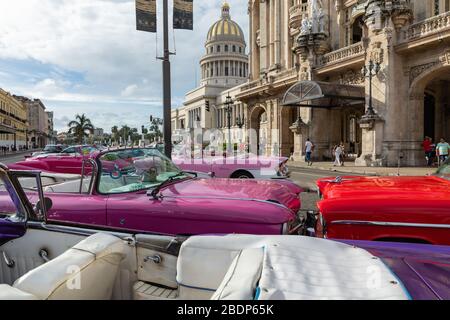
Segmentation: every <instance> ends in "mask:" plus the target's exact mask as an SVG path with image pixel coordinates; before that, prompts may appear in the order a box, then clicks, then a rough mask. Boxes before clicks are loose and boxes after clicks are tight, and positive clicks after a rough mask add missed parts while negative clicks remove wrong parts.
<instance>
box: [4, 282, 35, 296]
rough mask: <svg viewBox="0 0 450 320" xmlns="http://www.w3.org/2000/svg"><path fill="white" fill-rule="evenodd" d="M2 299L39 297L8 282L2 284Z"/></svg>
mask: <svg viewBox="0 0 450 320" xmlns="http://www.w3.org/2000/svg"><path fill="white" fill-rule="evenodd" d="M0 300H38V298H37V297H36V296H33V295H32V294H29V293H26V292H23V291H21V290H19V289H16V288H13V287H11V286H9V285H7V284H0Z"/></svg>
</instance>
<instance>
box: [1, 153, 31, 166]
mask: <svg viewBox="0 0 450 320" xmlns="http://www.w3.org/2000/svg"><path fill="white" fill-rule="evenodd" d="M25 155H26V153H20V154H15V155H7V156H1V157H0V162H1V163H3V164H6V165H8V164H10V163H14V162H18V161H22V160H25Z"/></svg>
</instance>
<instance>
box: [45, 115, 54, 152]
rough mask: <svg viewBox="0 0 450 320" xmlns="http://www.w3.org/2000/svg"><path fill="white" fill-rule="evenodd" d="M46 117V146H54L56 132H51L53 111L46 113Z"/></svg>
mask: <svg viewBox="0 0 450 320" xmlns="http://www.w3.org/2000/svg"><path fill="white" fill-rule="evenodd" d="M45 113H46V115H47V135H48V141H47V143H48V144H55V143H56V131H54V130H53V117H54V113H53V111H46V112H45Z"/></svg>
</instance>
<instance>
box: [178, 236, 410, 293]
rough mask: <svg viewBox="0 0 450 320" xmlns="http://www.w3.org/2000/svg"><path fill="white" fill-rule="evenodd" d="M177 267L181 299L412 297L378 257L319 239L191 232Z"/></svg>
mask: <svg viewBox="0 0 450 320" xmlns="http://www.w3.org/2000/svg"><path fill="white" fill-rule="evenodd" d="M177 271H178V274H177V281H178V283H179V293H180V299H191V298H193V299H207V298H212V299H236V300H238V299H239V300H241V299H259V300H310V299H313V300H317V299H327V300H351V299H357V300H361V299H368V300H383V299H388V300H397V299H408V298H409V295H408V292H407V291H406V290H405V288H404V287H403V286H402V284H401V283H400V281H399V280H398V279H397V278H396V276H395V275H394V274H393V273H392V272H391V271H390V270H389V268H388V267H387V266H386V265H385V264H384V263H383V262H382V261H381V260H380V259H379V258H377V257H375V256H373V255H372V254H370V253H369V252H368V251H366V250H364V249H361V248H357V247H353V246H350V245H347V244H343V243H340V242H334V241H330V240H324V239H318V238H308V237H299V236H276V237H270V236H247V235H230V236H224V237H209V236H201V237H192V238H190V239H189V240H187V241H186V242H184V243H183V246H182V247H181V250H180V256H179V259H178V266H177Z"/></svg>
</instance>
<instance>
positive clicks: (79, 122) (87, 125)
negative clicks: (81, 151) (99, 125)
mask: <svg viewBox="0 0 450 320" xmlns="http://www.w3.org/2000/svg"><path fill="white" fill-rule="evenodd" d="M68 127H69V133H70V134H73V136H74V138H75V141H77V142H78V143H83V140H84V138H86V137H88V136H89V134H90V133H93V131H94V126H93V125H92V123H91V120H90V119H89V118H87V117H86V115H85V114H84V113H83V114H82V115H81V116H80V115H79V114H77V115H76V117H75V120H72V121H70V122H69V124H68Z"/></svg>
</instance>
